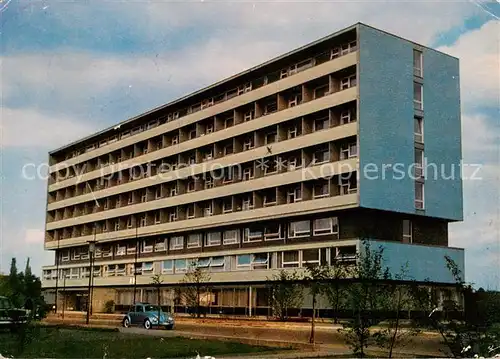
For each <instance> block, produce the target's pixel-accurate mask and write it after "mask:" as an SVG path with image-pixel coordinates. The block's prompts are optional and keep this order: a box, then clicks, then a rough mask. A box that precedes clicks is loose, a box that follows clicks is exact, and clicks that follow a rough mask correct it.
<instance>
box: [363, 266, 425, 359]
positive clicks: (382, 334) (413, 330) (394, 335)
mask: <svg viewBox="0 0 500 359" xmlns="http://www.w3.org/2000/svg"><path fill="white" fill-rule="evenodd" d="M394 279H395V280H396V282H394V283H392V284H390V285H388V286H386V287H385V288H387V289H388V297H389V300H388V301H387V309H388V310H389V312H390V314H391V316H390V317H388V318H387V319H386V323H387V328H384V329H381V330H378V331H376V332H375V333H374V334H373V336H374V337H375V340H376V342H377V344H378V346H380V347H381V348H384V349H387V350H388V351H389V353H388V357H389V358H392V355H393V350H394V347H395V346H396V345H398V346H402V345H404V344H405V343H406V342H407V340H408V339H409V338H410V337H412V336H415V335H417V334H418V333H420V329H419V328H418V326H417V325H416V324H415V322H414V321H413V320H412V321H410V324H411V325H410V326H409V327H408V328H406V330H401V313H403V312H406V311H409V310H410V309H411V307H412V304H413V300H412V297H411V288H410V285H406V284H402V283H401V281H408V280H409V279H410V278H409V276H408V263H406V265H405V266H403V267H401V271H400V273H398V274H396V275H395V276H394Z"/></svg>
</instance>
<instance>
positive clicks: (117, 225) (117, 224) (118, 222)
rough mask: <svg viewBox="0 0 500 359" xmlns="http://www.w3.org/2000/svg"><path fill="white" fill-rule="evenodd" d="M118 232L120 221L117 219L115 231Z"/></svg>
mask: <svg viewBox="0 0 500 359" xmlns="http://www.w3.org/2000/svg"><path fill="white" fill-rule="evenodd" d="M119 230H120V220H119V219H117V220H116V221H115V231H119Z"/></svg>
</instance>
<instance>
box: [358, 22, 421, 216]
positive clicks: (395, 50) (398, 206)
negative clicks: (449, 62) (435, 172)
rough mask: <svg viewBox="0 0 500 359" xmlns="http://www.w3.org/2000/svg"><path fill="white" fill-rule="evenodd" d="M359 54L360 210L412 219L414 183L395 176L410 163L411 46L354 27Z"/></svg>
mask: <svg viewBox="0 0 500 359" xmlns="http://www.w3.org/2000/svg"><path fill="white" fill-rule="evenodd" d="M359 51H360V54H359V98H360V100H359V157H360V174H359V177H360V185H359V194H360V206H362V207H368V208H375V209H381V210H388V211H398V212H406V213H415V208H414V192H415V189H414V182H413V180H412V179H410V178H409V176H408V175H407V174H406V175H404V174H403V173H401V172H398V170H399V171H401V170H402V171H403V172H404V171H406V173H407V171H408V165H409V164H410V163H413V162H414V138H413V46H412V44H411V43H409V42H407V41H404V40H401V39H398V38H396V37H394V36H390V35H387V34H385V33H383V32H380V31H377V30H375V29H372V28H369V27H366V26H363V25H360V27H359ZM397 164H400V165H397ZM384 165H386V166H391V167H386V169H385V178H383V176H384V172H383V166H384ZM375 167H376V168H377V172H375V171H374V172H371V170H372V169H375ZM375 176H377V179H371V178H373V177H375Z"/></svg>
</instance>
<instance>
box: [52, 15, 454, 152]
mask: <svg viewBox="0 0 500 359" xmlns="http://www.w3.org/2000/svg"><path fill="white" fill-rule="evenodd" d="M359 25H363V26H366V27H369V28H371V29H374V30H377V31H380V32H383V33H385V34H387V35H390V36H394V37H397V38H399V39H401V40H405V41H408V42H411V43H414V44H415V45H418V46H420V47H422V48H426V49H430V50H433V51H436V52H439V53H442V54H443V55H446V56H450V57H454V56H451V55H449V54H446V53H444V52H441V51H438V50H436V49H433V48H430V47H428V46H424V45H421V44H418V43H416V42H414V41H411V40H408V39H405V38H402V37H400V36H398V35H395V34H392V33H389V32H387V31H384V30H380V29H378V28H376V27H373V26H370V25H366V24H364V23H362V22H357V23H355V24H354V25H351V26H348V27H345V28H343V29H341V30H338V31H336V32H334V33H331V34H330V35H327V36H324V37H322V38H319V39H318V40H315V41H313V42H310V43H308V44H306V45H303V46H301V47H298V48H296V49H294V50H292V51H289V52H286V53H284V54H282V55H279V56H277V57H274V58H272V59H270V60H268V61H265V62H263V63H261V64H259V65H256V66H254V67H251V68H249V69H247V70H244V71H242V72H239V73H237V74H235V75H233V76H230V77H227V78H225V79H223V80H220V81H217V82H215V83H213V84H212V85H209V86H207V87H204V88H202V89H200V90H197V91H194V92H191V93H189V94H187V95H184V96H182V97H180V98H178V99H176V100H173V101H170V102H168V103H166V104H164V105H160V106H158V107H155V108H153V109H151V110H149V111H146V112H143V113H141V114H139V115H137V116H134V117H131V118H129V119H127V120H124V121H121V122H118V123H116V124H114V125H112V126H109V127H107V128H105V129H103V130H100V131H98V132H95V133H92V134H91V135H88V136H85V137H83V138H81V139H79V140H76V141H73V142H71V143H68V144H66V145H64V146H62V147H59V148H57V149H55V150H52V151H50V152H49V155H53V154H56V153H57V152H60V151H63V150H66V149H68V148H70V147H73V146H75V145H77V144H79V143H81V142H84V141H86V140H89V139H91V138H93V137H96V136H99V135H102V134H105V133H106V132H109V131H111V130H114V129H116V127H120V126H122V125H125V124H128V123H131V122H134V121H136V120H138V119H140V118H142V117H144V116H147V115H150V114H152V113H154V112H156V111H159V110H163V109H165V108H167V107H169V106H172V105H175V104H177V103H179V102H182V101H185V100H188V99H189V98H191V97H194V96H197V95H200V94H202V93H203V92H205V91H208V90H211V89H214V88H216V87H217V86H220V85H224V84H225V83H227V82H229V81H232V80H234V79H236V78H238V77H240V76H243V75H247V74H249V73H251V72H253V71H256V70H259V69H261V68H263V67H266V66H268V65H270V64H272V63H273V62H276V61H279V60H283V59H285V58H287V57H289V56H291V55H294V54H297V53H299V52H301V51H305V50H307V49H309V48H311V47H313V46H315V45H318V44H321V43H322V42H324V41H327V40H330V39H332V38H334V37H336V36H339V35H341V34H342V33H345V32H348V31H351V30H353V29H355V28H356V27H358V26H359Z"/></svg>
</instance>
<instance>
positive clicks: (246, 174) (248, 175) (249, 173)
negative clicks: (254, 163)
mask: <svg viewBox="0 0 500 359" xmlns="http://www.w3.org/2000/svg"><path fill="white" fill-rule="evenodd" d="M252 178H253V167H247V168H245V169H244V170H243V181H248V180H251V179H252Z"/></svg>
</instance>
